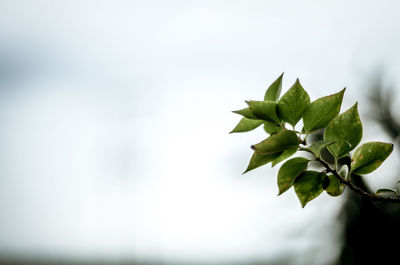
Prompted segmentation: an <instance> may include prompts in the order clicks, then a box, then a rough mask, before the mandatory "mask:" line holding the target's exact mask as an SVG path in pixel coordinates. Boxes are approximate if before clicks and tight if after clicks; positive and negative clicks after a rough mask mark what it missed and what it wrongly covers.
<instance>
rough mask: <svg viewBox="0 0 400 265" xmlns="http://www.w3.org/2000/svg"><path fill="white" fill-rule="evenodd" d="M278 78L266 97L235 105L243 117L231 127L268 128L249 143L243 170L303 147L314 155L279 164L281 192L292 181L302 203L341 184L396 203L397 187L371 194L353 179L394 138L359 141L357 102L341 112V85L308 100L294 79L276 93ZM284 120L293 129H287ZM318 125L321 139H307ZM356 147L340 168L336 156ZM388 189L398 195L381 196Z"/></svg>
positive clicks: (378, 160) (372, 165) (369, 168)
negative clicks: (327, 155) (240, 106)
mask: <svg viewBox="0 0 400 265" xmlns="http://www.w3.org/2000/svg"><path fill="white" fill-rule="evenodd" d="M282 79H283V74H282V75H280V76H279V77H278V78H277V79H276V80H275V81H274V82H273V83H272V84H271V85H270V86H269V87H268V89H267V91H266V93H265V96H264V100H262V101H254V100H251V101H246V103H247V105H248V107H247V108H244V109H241V110H237V111H233V112H234V113H236V114H239V115H241V116H243V117H242V119H241V120H240V121H239V123H238V124H237V126H236V127H235V128H234V129H233V130H232V131H231V133H238V132H248V131H251V130H253V129H255V128H257V127H259V126H261V125H263V127H264V130H265V132H266V133H268V134H269V137H268V138H266V139H264V140H263V141H261V142H259V143H257V144H254V145H252V146H251V148H252V149H253V150H254V153H253V155H252V157H251V159H250V162H249V164H248V166H247V169H246V170H245V172H244V173H246V172H248V171H250V170H253V169H255V168H258V167H260V166H263V165H266V164H268V163H271V164H272V166H274V165H276V164H278V163H280V162H283V161H284V160H287V159H289V158H290V157H291V156H293V155H294V154H296V153H297V151H305V152H308V153H310V154H311V155H312V157H313V158H312V159H309V158H306V157H295V158H291V159H289V160H287V161H286V162H285V163H283V164H282V166H281V168H280V169H279V172H278V187H279V195H280V194H282V193H284V192H286V191H287V190H288V189H290V188H291V187H292V186H293V187H294V190H295V192H296V195H297V197H298V198H299V200H300V202H301V205H302V207H304V206H305V205H306V204H307V203H308V202H309V201H311V200H313V199H314V198H316V197H318V196H319V195H320V194H321V193H322V192H323V191H324V190H325V191H326V192H327V193H328V194H329V195H331V196H339V195H341V194H342V193H343V191H344V190H345V187H349V188H350V189H351V190H353V191H355V192H357V193H358V194H359V195H360V196H362V197H364V198H367V199H370V200H374V201H381V202H394V203H400V197H399V194H398V193H397V191H396V190H391V189H379V190H378V191H377V192H376V194H374V193H370V192H368V191H365V190H363V189H361V188H359V187H357V186H355V185H354V184H353V183H352V181H351V179H352V176H354V175H364V174H369V173H371V172H373V171H374V170H375V169H377V168H378V167H379V166H380V165H381V164H382V162H383V161H384V160H385V159H386V158H387V157H388V156H389V155H390V154H391V152H392V151H393V144H391V143H384V142H368V143H364V144H362V145H360V146H359V144H360V142H361V139H362V134H363V128H362V123H361V120H360V116H359V114H358V109H357V103H355V104H354V105H353V106H352V107H351V108H350V109H348V110H346V111H345V112H343V113H341V114H339V113H340V108H341V105H342V101H343V96H344V92H345V89H342V90H341V91H339V92H338V93H336V94H332V95H329V96H325V97H322V98H319V99H317V100H315V101H313V102H311V101H310V97H309V95H308V93H307V92H306V91H305V90H304V88H303V87H302V85H301V84H300V81H299V80H298V79H297V80H296V82H295V83H294V84H293V85H292V86H291V87H290V88H289V90H288V91H287V92H286V93H285V94H284V95H283V96H282V97H280V94H281V90H282ZM300 120H302V121H303V125H304V126H303V128H302V130H301V131H296V129H295V127H296V125H297V124H298V122H299V121H300ZM287 124H289V125H290V127H291V128H292V129H288V128H287V127H286V125H287ZM320 130H324V139H323V140H322V141H318V142H314V143H311V144H307V136H309V135H311V134H313V133H315V132H317V131H320ZM356 147H358V148H357V149H356V150H355V151H354V153H353V154H352V159H351V164H350V165H349V167H348V166H347V165H344V166H343V167H341V168H338V165H337V161H338V160H339V159H340V158H342V157H345V156H349V155H350V152H351V151H353V150H354V149H355V148H356ZM324 149H327V150H328V151H329V152H330V153H331V154H332V156H333V157H334V161H335V163H334V164H333V165H331V164H329V163H328V162H327V161H325V160H323V158H322V157H321V151H322V150H324ZM311 161H316V162H319V163H320V164H321V166H322V167H323V168H324V169H323V170H322V171H315V170H308V168H309V164H310V162H311ZM390 192H391V193H393V194H394V195H395V196H396V197H395V198H393V197H382V196H380V194H382V193H390Z"/></svg>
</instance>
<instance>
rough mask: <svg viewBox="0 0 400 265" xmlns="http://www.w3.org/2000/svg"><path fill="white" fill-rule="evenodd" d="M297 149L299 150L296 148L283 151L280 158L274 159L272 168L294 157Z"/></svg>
mask: <svg viewBox="0 0 400 265" xmlns="http://www.w3.org/2000/svg"><path fill="white" fill-rule="evenodd" d="M297 149H298V148H297V147H294V148H291V149H288V150H285V151H283V152H282V154H281V155H280V156H278V157H277V158H276V159H274V161H272V166H275V165H277V164H278V163H280V162H282V161H283V160H285V159H287V158H289V157H291V156H292V155H294V154H295V153H296V152H297Z"/></svg>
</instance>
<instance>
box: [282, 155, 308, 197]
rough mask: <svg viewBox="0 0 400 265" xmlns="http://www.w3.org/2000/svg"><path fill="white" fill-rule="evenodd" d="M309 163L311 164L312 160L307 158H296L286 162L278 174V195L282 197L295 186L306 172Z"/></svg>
mask: <svg viewBox="0 0 400 265" xmlns="http://www.w3.org/2000/svg"><path fill="white" fill-rule="evenodd" d="M308 162H310V160H308V159H307V158H304V157H295V158H292V159H290V160H288V161H286V162H285V163H284V164H283V165H282V166H281V168H280V169H279V172H278V187H279V194H278V195H281V194H282V193H284V192H285V191H287V190H288V189H289V188H290V187H291V186H293V183H294V181H295V179H296V177H297V176H298V175H300V174H301V173H302V172H303V171H304V170H306V168H307V165H308Z"/></svg>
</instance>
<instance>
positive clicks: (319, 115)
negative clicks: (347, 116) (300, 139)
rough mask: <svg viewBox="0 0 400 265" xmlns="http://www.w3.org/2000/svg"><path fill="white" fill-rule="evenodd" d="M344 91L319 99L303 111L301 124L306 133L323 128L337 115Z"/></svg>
mask: <svg viewBox="0 0 400 265" xmlns="http://www.w3.org/2000/svg"><path fill="white" fill-rule="evenodd" d="M345 90H346V88H345V89H343V90H342V91H340V92H339V93H336V94H333V95H329V96H326V97H322V98H319V99H317V100H315V101H313V102H312V103H311V104H310V105H309V106H308V107H307V108H306V109H305V110H304V113H303V122H304V129H305V131H306V132H308V133H309V132H312V131H315V130H318V129H321V128H325V127H326V125H328V123H329V122H330V121H331V120H332V119H333V118H335V117H336V116H337V115H338V114H339V111H340V106H341V105H342V100H343V94H344V91H345Z"/></svg>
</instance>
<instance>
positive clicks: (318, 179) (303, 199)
mask: <svg viewBox="0 0 400 265" xmlns="http://www.w3.org/2000/svg"><path fill="white" fill-rule="evenodd" d="M322 182H323V174H321V173H320V172H317V171H304V172H303V173H301V174H300V175H299V176H298V177H297V178H296V180H295V181H294V190H295V192H296V195H297V197H298V198H299V200H300V203H301V206H302V207H303V208H304V206H306V204H307V203H308V202H309V201H311V200H313V199H315V198H316V197H318V195H320V194H321V192H322V191H323V190H324V189H323V187H322Z"/></svg>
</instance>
